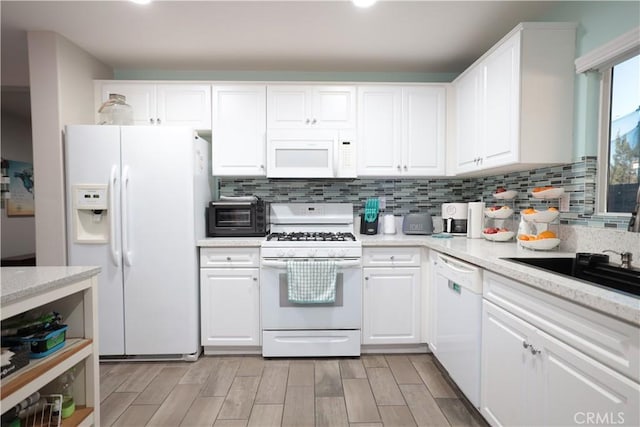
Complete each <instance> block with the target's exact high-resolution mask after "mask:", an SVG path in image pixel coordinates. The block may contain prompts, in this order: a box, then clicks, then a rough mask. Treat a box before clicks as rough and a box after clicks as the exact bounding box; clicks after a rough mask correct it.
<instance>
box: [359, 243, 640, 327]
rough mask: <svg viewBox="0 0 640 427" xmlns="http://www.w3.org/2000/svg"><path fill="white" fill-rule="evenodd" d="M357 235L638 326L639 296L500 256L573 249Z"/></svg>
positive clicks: (558, 254) (570, 254)
mask: <svg viewBox="0 0 640 427" xmlns="http://www.w3.org/2000/svg"><path fill="white" fill-rule="evenodd" d="M358 237H359V238H360V240H361V241H362V246H363V247H365V248H367V247H385V246H386V247H392V246H426V247H427V248H430V249H434V250H436V251H439V252H442V253H444V254H447V255H450V256H452V257H455V258H458V259H461V260H463V261H467V262H469V263H471V264H475V265H477V266H479V267H482V268H484V269H485V270H489V271H493V272H494V273H498V274H500V275H503V276H505V277H507V278H510V279H513V280H517V281H519V282H522V283H525V284H527V285H529V286H532V287H534V288H537V289H540V290H543V291H546V292H548V293H550V294H552V295H555V296H558V297H561V298H564V299H567V300H569V301H572V302H575V303H578V304H580V305H583V306H585V307H588V308H591V309H595V310H598V311H601V312H603V313H605V314H608V315H610V316H613V317H616V318H618V319H621V320H624V321H627V322H629V323H632V324H634V325H638V326H640V298H636V297H633V296H629V295H627V294H623V293H620V292H615V291H610V290H608V289H605V288H601V287H599V286H594V285H590V284H588V283H585V282H582V281H579V280H574V279H571V278H568V277H564V276H561V275H558V274H554V273H548V272H545V271H543V270H538V269H536V268H533V267H529V266H526V265H523V264H519V263H515V262H512V261H508V260H504V259H501V258H511V257H527V258H534V257H538V258H543V257H565V256H566V257H569V258H572V257H574V256H575V253H573V252H559V251H532V250H528V249H524V248H522V247H520V246H518V245H517V244H516V243H515V242H490V241H488V240H485V239H467V238H466V237H464V236H456V237H453V238H450V239H439V238H435V237H431V236H407V235H403V234H393V235H384V234H377V235H373V236H367V235H359V236H358Z"/></svg>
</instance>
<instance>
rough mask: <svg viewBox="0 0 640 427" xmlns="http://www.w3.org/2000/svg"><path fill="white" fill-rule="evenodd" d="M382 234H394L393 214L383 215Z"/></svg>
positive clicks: (394, 220) (394, 222)
mask: <svg viewBox="0 0 640 427" xmlns="http://www.w3.org/2000/svg"><path fill="white" fill-rule="evenodd" d="M383 221H384V234H396V217H395V216H393V215H385V216H384V220H383Z"/></svg>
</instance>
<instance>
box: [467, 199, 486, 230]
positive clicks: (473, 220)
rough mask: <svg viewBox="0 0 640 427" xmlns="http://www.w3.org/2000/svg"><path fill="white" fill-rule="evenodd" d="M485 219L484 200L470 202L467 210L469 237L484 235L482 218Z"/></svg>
mask: <svg viewBox="0 0 640 427" xmlns="http://www.w3.org/2000/svg"><path fill="white" fill-rule="evenodd" d="M483 219H484V202H469V206H468V212H467V237H468V238H470V239H479V238H481V237H482V220H483Z"/></svg>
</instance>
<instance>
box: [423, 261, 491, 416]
mask: <svg viewBox="0 0 640 427" xmlns="http://www.w3.org/2000/svg"><path fill="white" fill-rule="evenodd" d="M431 263H432V272H433V283H432V286H431V292H432V294H431V297H432V298H431V301H432V310H431V313H432V317H431V327H432V329H431V334H430V335H431V339H430V342H429V347H430V348H431V351H433V354H434V355H435V357H436V359H438V361H439V362H440V364H442V366H444V368H445V369H446V370H447V372H448V373H449V376H450V377H451V379H453V381H454V382H455V383H456V384H457V385H458V387H459V388H460V390H462V392H463V393H464V394H465V396H467V398H468V399H469V401H470V402H471V403H472V404H473V405H474V406H475V407H476V408H479V407H480V347H481V345H480V344H481V341H480V340H481V335H482V328H481V325H482V269H481V268H479V267H476V266H475V265H471V264H467V263H466V262H463V261H460V260H458V259H456V258H452V257H450V256H447V255H443V254H441V253H438V252H434V251H432V252H431Z"/></svg>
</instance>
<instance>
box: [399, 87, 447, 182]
mask: <svg viewBox="0 0 640 427" xmlns="http://www.w3.org/2000/svg"><path fill="white" fill-rule="evenodd" d="M445 126H446V120H445V89H444V88H436V87H406V88H403V89H402V134H403V136H402V141H403V143H402V147H403V150H402V173H403V174H404V175H407V176H437V175H444V173H445V149H446V147H445Z"/></svg>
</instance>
